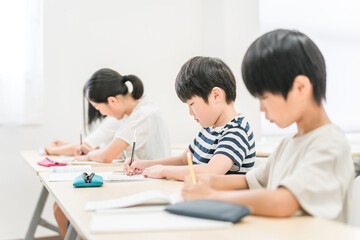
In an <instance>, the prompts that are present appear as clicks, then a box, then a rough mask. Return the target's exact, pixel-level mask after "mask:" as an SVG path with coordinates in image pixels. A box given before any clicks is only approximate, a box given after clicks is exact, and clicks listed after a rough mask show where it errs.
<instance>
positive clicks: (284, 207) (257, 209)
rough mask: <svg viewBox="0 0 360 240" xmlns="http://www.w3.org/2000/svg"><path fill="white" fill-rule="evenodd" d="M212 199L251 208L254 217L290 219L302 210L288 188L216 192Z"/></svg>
mask: <svg viewBox="0 0 360 240" xmlns="http://www.w3.org/2000/svg"><path fill="white" fill-rule="evenodd" d="M210 198H211V199H214V200H220V201H227V202H232V203H236V204H240V205H244V206H247V207H249V208H250V209H251V212H252V214H254V215H262V216H269V217H289V216H291V215H293V214H294V213H295V212H296V211H297V210H298V209H299V208H300V205H299V203H298V201H297V200H296V198H295V196H294V195H292V194H291V192H290V191H289V190H287V189H286V188H279V189H277V190H266V189H258V190H251V191H249V190H242V191H215V192H214V193H213V195H212V196H211V197H210Z"/></svg>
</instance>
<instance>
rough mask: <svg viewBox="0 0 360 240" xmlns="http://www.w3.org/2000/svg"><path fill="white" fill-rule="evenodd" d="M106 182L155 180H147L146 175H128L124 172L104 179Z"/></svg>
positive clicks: (114, 173) (115, 173)
mask: <svg viewBox="0 0 360 240" xmlns="http://www.w3.org/2000/svg"><path fill="white" fill-rule="evenodd" d="M104 180H105V181H108V182H111V181H124V182H126V181H129V182H130V181H148V180H154V179H153V178H146V177H144V175H131V176H129V175H126V174H124V172H113V173H112V174H110V175H108V176H106V177H105V178H104Z"/></svg>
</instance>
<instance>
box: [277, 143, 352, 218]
mask: <svg viewBox="0 0 360 240" xmlns="http://www.w3.org/2000/svg"><path fill="white" fill-rule="evenodd" d="M349 159H351V152H350V149H349V147H348V146H347V145H346V144H344V143H343V142H340V141H332V142H330V141H328V142H322V143H320V144H317V145H316V146H314V147H312V148H309V149H308V151H306V153H305V154H304V156H303V157H302V159H301V161H303V164H301V165H300V166H299V167H298V168H296V170H295V171H294V173H293V174H291V175H289V176H287V177H285V178H284V179H283V180H282V181H281V182H280V186H284V187H285V188H287V189H288V190H289V191H290V192H292V194H294V196H295V197H296V199H297V200H298V202H299V203H300V205H301V207H302V208H303V209H304V210H305V211H306V212H307V213H309V214H310V215H313V216H320V217H324V218H329V219H336V218H337V217H338V216H339V214H340V213H341V211H342V209H343V205H344V199H345V198H346V194H347V190H348V181H347V180H346V179H348V177H349V175H352V174H353V173H352V172H351V170H350V172H349V171H348V170H349V169H351V168H348V167H347V166H348V165H347V164H348V162H349V161H347V160H349ZM343 175H346V177H344V176H343Z"/></svg>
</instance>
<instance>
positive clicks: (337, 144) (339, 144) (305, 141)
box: [279, 123, 350, 152]
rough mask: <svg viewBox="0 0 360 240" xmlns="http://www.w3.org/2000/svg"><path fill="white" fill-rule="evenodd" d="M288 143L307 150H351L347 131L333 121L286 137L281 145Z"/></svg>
mask: <svg viewBox="0 0 360 240" xmlns="http://www.w3.org/2000/svg"><path fill="white" fill-rule="evenodd" d="M288 144H290V145H291V146H293V147H297V148H299V149H301V148H302V149H304V150H306V151H308V150H309V149H311V148H327V149H328V151H330V149H334V150H336V152H342V151H345V152H348V151H350V144H349V142H348V140H347V138H346V135H345V133H344V132H343V131H342V130H341V129H340V128H339V127H338V126H336V125H334V124H332V123H331V124H327V125H324V126H321V127H319V128H317V129H315V130H313V131H311V132H309V133H307V134H305V135H303V136H301V137H295V138H294V137H293V136H288V137H285V138H284V139H283V140H282V141H281V142H280V144H279V147H280V148H282V147H285V146H286V145H288Z"/></svg>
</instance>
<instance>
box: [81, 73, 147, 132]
mask: <svg viewBox="0 0 360 240" xmlns="http://www.w3.org/2000/svg"><path fill="white" fill-rule="evenodd" d="M127 81H129V82H130V83H131V84H132V86H133V91H132V92H131V96H132V97H133V98H134V99H136V100H137V99H140V98H141V97H142V96H143V93H144V85H143V83H142V81H141V80H140V78H138V77H137V76H135V75H127V76H121V75H120V74H119V73H118V72H116V71H114V70H112V69H109V68H102V69H100V70H98V71H96V72H95V73H94V74H93V75H92V76H91V77H90V79H89V80H88V81H87V82H86V83H85V86H84V89H83V94H84V97H86V98H87V99H88V100H90V101H92V102H96V103H107V102H108V100H107V99H108V97H115V96H117V95H119V94H120V95H126V94H128V92H129V90H128V87H127V86H126V84H125V82H127ZM83 104H84V105H83V106H84V108H85V103H83ZM83 111H84V116H85V109H84V110H83ZM103 118H104V116H102V115H101V114H100V112H99V111H98V110H96V109H95V108H94V107H93V106H92V105H91V103H89V105H88V119H87V120H88V125H89V126H90V125H91V124H92V123H94V122H95V121H96V120H98V119H100V120H101V119H103ZM84 123H85V121H84Z"/></svg>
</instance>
